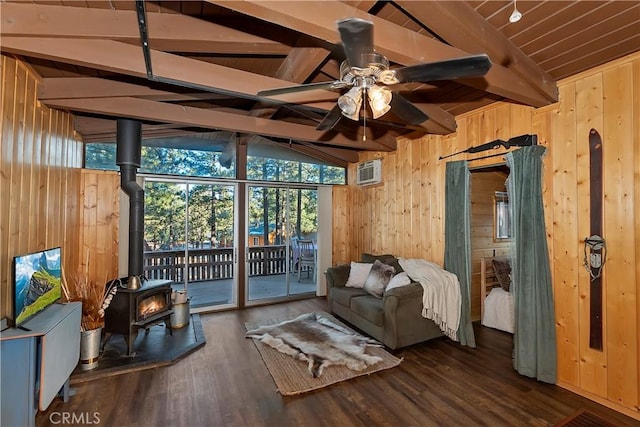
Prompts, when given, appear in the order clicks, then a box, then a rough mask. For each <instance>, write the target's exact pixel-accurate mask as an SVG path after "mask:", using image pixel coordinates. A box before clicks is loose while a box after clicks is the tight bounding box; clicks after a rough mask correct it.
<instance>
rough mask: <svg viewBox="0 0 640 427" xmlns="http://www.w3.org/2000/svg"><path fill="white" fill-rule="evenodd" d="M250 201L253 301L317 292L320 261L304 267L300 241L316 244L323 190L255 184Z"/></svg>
mask: <svg viewBox="0 0 640 427" xmlns="http://www.w3.org/2000/svg"><path fill="white" fill-rule="evenodd" d="M247 199H248V201H247V211H248V212H247V247H246V257H247V269H246V271H247V279H246V283H247V292H246V295H247V302H248V303H249V304H250V303H254V302H264V301H266V300H278V299H287V298H290V297H292V296H297V295H308V294H312V293H315V291H316V281H317V280H316V279H317V263H315V262H314V259H315V258H314V257H313V256H312V257H311V258H310V261H309V262H304V263H301V259H300V255H301V254H300V250H299V245H297V242H298V241H299V240H309V241H311V242H313V244H314V245H315V242H316V237H317V231H318V228H317V226H318V203H317V201H318V194H317V190H315V189H308V188H291V187H278V186H257V185H255V186H254V185H250V186H248V187H247ZM298 273H300V274H298ZM298 276H299V277H298Z"/></svg>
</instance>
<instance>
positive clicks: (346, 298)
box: [331, 287, 369, 307]
mask: <svg viewBox="0 0 640 427" xmlns="http://www.w3.org/2000/svg"><path fill="white" fill-rule="evenodd" d="M363 295H369V294H368V293H366V292H365V291H364V290H362V289H360V288H346V287H339V288H332V289H331V299H332V300H333V302H337V303H338V304H340V305H344V306H345V307H350V306H351V299H352V298H353V297H361V296H363Z"/></svg>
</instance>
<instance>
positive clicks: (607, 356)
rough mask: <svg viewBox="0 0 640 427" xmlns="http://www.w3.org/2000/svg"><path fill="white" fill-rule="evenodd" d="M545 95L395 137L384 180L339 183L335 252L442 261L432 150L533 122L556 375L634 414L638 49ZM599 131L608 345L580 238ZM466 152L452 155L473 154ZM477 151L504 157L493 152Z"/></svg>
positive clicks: (439, 186) (340, 256) (441, 165)
mask: <svg viewBox="0 0 640 427" xmlns="http://www.w3.org/2000/svg"><path fill="white" fill-rule="evenodd" d="M558 87H559V92H560V93H559V95H560V97H559V102H558V103H556V104H553V105H551V106H548V107H544V108H540V109H533V108H529V107H524V106H519V105H514V104H504V103H496V104H493V105H490V106H488V107H485V108H482V109H479V110H476V111H473V112H470V113H468V114H465V115H461V116H458V117H457V122H458V128H457V132H456V133H455V134H451V135H446V136H433V135H430V136H425V137H423V138H420V139H416V140H406V139H404V140H400V141H399V142H398V149H397V150H396V151H395V152H393V153H378V152H373V153H372V152H366V153H363V154H362V155H361V159H360V160H362V161H364V160H369V159H373V158H381V159H382V165H383V167H382V169H383V170H382V172H383V173H382V176H383V183H382V184H380V185H377V186H372V187H363V188H360V187H358V186H356V185H354V181H355V178H354V177H355V169H356V165H350V166H349V177H350V178H349V182H348V185H346V186H342V187H339V188H336V190H335V191H334V205H335V207H336V208H335V210H334V219H333V224H334V227H335V228H334V231H333V239H334V254H333V255H334V264H338V263H343V262H348V261H350V260H356V259H358V258H359V257H360V253H361V252H363V251H367V252H373V253H387V252H391V253H394V254H397V255H400V256H404V257H420V258H425V259H428V260H432V261H435V262H438V263H442V261H443V257H444V172H445V161H439V160H438V156H440V155H444V154H448V153H453V152H455V151H459V150H463V149H465V148H467V147H469V146H472V145H478V144H482V143H485V142H488V141H491V140H494V139H496V138H501V139H505V140H506V139H508V138H509V137H512V136H516V135H520V134H525V133H534V134H537V135H538V140H539V143H540V144H543V145H545V146H547V148H548V150H547V154H546V155H545V157H544V184H543V199H544V200H543V203H544V207H545V220H546V228H547V236H548V242H549V252H550V259H551V268H552V275H553V286H554V299H555V313H556V325H557V326H556V330H557V345H558V383H559V384H560V385H561V386H563V387H565V388H568V389H570V390H572V391H575V392H577V393H579V394H582V395H584V396H586V397H589V398H591V399H593V400H596V401H598V402H600V403H603V404H606V405H608V406H611V407H613V408H615V409H617V410H620V411H621V412H625V413H627V414H629V415H632V416H634V417H636V418H639V417H640V410H639V406H640V399H639V394H640V392H639V384H640V372H639V371H640V368H639V366H640V349H639V343H640V296H639V293H640V221H638V220H637V218H636V216H635V215H636V214H637V212H639V211H640V123H639V122H638V117H639V116H640V55H639V54H633V55H629V56H627V57H625V58H622V59H620V60H617V61H614V62H611V63H609V64H605V65H603V66H600V67H597V68H594V69H592V70H589V71H587V72H584V73H581V74H579V75H576V76H573V77H571V78H568V79H565V80H563V81H561V82H559V84H558ZM591 128H596V129H597V130H598V131H599V132H600V134H601V135H602V137H603V141H604V143H603V144H604V164H603V167H604V202H603V206H604V236H603V237H604V238H605V239H606V241H607V261H606V265H605V267H604V277H603V289H604V293H603V323H604V340H603V341H604V351H602V352H600V351H595V350H591V349H590V348H589V345H588V343H589V274H588V273H587V271H586V270H585V268H584V267H583V265H582V264H583V243H582V241H583V239H584V237H586V236H588V235H589V234H590V233H589V185H588V182H589V180H588V177H589V175H588V173H589V167H588V165H589V156H588V154H589V152H588V135H589V130H590V129H591ZM486 154H487V153H478V154H476V155H466V154H465V155H461V156H457V157H454V158H452V159H457V160H462V159H467V160H470V159H473V158H474V157H477V156H482V155H486ZM497 159H498V160H496V158H493V159H485V160H481V161H476V162H472V163H471V165H472V166H473V167H476V166H478V165H480V164H490V163H491V162H493V163H496V162H500V161H501V160H499V159H500V158H497Z"/></svg>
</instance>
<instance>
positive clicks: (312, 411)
mask: <svg viewBox="0 0 640 427" xmlns="http://www.w3.org/2000/svg"><path fill="white" fill-rule="evenodd" d="M325 309H326V302H325V300H324V299H320V298H316V299H312V300H304V301H296V302H290V303H284V304H278V305H272V306H263V307H256V308H250V309H246V310H242V311H229V312H223V313H216V314H209V315H202V316H201V319H202V323H203V328H204V333H205V335H206V340H207V344H206V345H205V346H204V347H203V348H202V349H200V350H198V351H196V352H195V353H193V354H191V355H189V356H187V357H186V358H185V359H183V360H181V361H180V362H178V363H177V364H175V365H173V366H169V367H165V368H157V369H152V370H147V371H141V372H133V373H129V374H124V375H119V376H114V377H110V378H106V379H101V380H97V381H91V382H87V383H81V384H78V385H77V386H75V389H76V392H77V394H76V395H75V396H73V397H72V398H71V400H70V401H69V402H68V403H66V404H64V403H62V402H61V401H60V400H56V401H54V403H53V404H52V405H51V407H50V408H49V409H48V410H47V411H46V412H44V413H39V414H38V416H37V418H36V425H37V426H49V425H54V423H52V422H51V421H52V420H53V421H54V422H56V421H57V423H56V424H59V421H60V419H61V418H60V417H61V413H67V414H72V415H75V416H76V419H80V418H81V417H85V419H88V420H89V421H93V422H89V423H87V424H98V423H96V422H95V420H96V418H89V417H94V415H95V416H97V419H98V420H99V425H103V426H136V427H142V426H163V427H164V426H251V427H254V426H269V427H271V426H332V427H333V426H421V427H422V426H553V425H554V424H555V423H557V422H558V421H560V420H562V419H564V418H566V417H568V416H569V415H571V414H573V413H575V412H576V411H577V410H579V409H582V408H587V409H589V410H592V411H593V412H595V413H596V414H599V415H601V416H608V417H613V419H614V421H615V423H616V424H617V425H620V426H632V425H636V426H637V425H638V424H637V422H636V421H634V420H632V419H631V418H628V417H626V416H624V415H622V414H619V413H617V412H615V411H612V410H610V409H608V408H606V407H604V406H601V405H598V404H596V403H594V402H592V401H590V400H587V399H585V398H582V397H580V396H578V395H576V394H573V393H571V392H568V391H566V390H564V389H562V388H560V387H556V386H553V385H548V384H543V383H539V382H536V381H534V380H531V379H528V378H525V377H522V376H519V375H517V374H516V373H515V372H514V371H513V369H512V368H511V335H509V334H507V333H503V332H499V331H494V330H491V329H488V328H484V327H478V328H477V335H476V336H477V340H478V348H477V349H468V348H466V347H461V346H459V345H458V344H455V343H452V342H451V341H449V340H447V339H444V338H443V339H438V340H434V341H431V342H428V343H423V344H419V345H415V346H412V347H409V348H406V349H402V350H399V351H396V352H395V354H396V355H397V356H399V357H403V358H404V360H403V362H402V363H401V365H400V366H399V367H396V368H393V369H390V370H386V371H382V372H378V373H375V374H372V375H370V376H364V377H359V378H356V379H354V380H351V381H347V382H343V383H340V384H336V385H333V386H330V387H327V388H324V389H322V390H318V391H315V392H311V393H307V394H303V395H300V396H295V397H286V398H285V397H282V396H281V395H279V394H278V393H277V392H276V389H275V386H274V383H273V380H272V379H271V377H270V375H269V372H268V371H267V369H266V367H265V365H264V363H263V362H262V359H261V358H260V355H259V354H258V351H257V350H256V348H255V346H254V344H253V343H252V341H251V340H249V339H245V338H244V332H245V328H244V322H246V321H248V320H263V319H271V318H282V317H284V316H289V315H296V314H299V313H303V312H308V311H316V310H325Z"/></svg>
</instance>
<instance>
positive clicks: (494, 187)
mask: <svg viewBox="0 0 640 427" xmlns="http://www.w3.org/2000/svg"><path fill="white" fill-rule="evenodd" d="M507 171H508V170H507ZM506 179H507V172H498V171H486V172H485V171H483V170H482V169H477V170H473V171H472V172H471V178H470V181H471V320H472V321H476V320H480V302H481V301H480V295H481V292H480V283H481V280H480V259H481V258H483V257H492V256H507V255H509V248H510V246H511V241H510V240H508V239H504V240H495V239H494V235H495V229H494V223H493V215H494V203H495V202H494V195H495V192H496V191H507V188H506V186H505V180H506Z"/></svg>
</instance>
